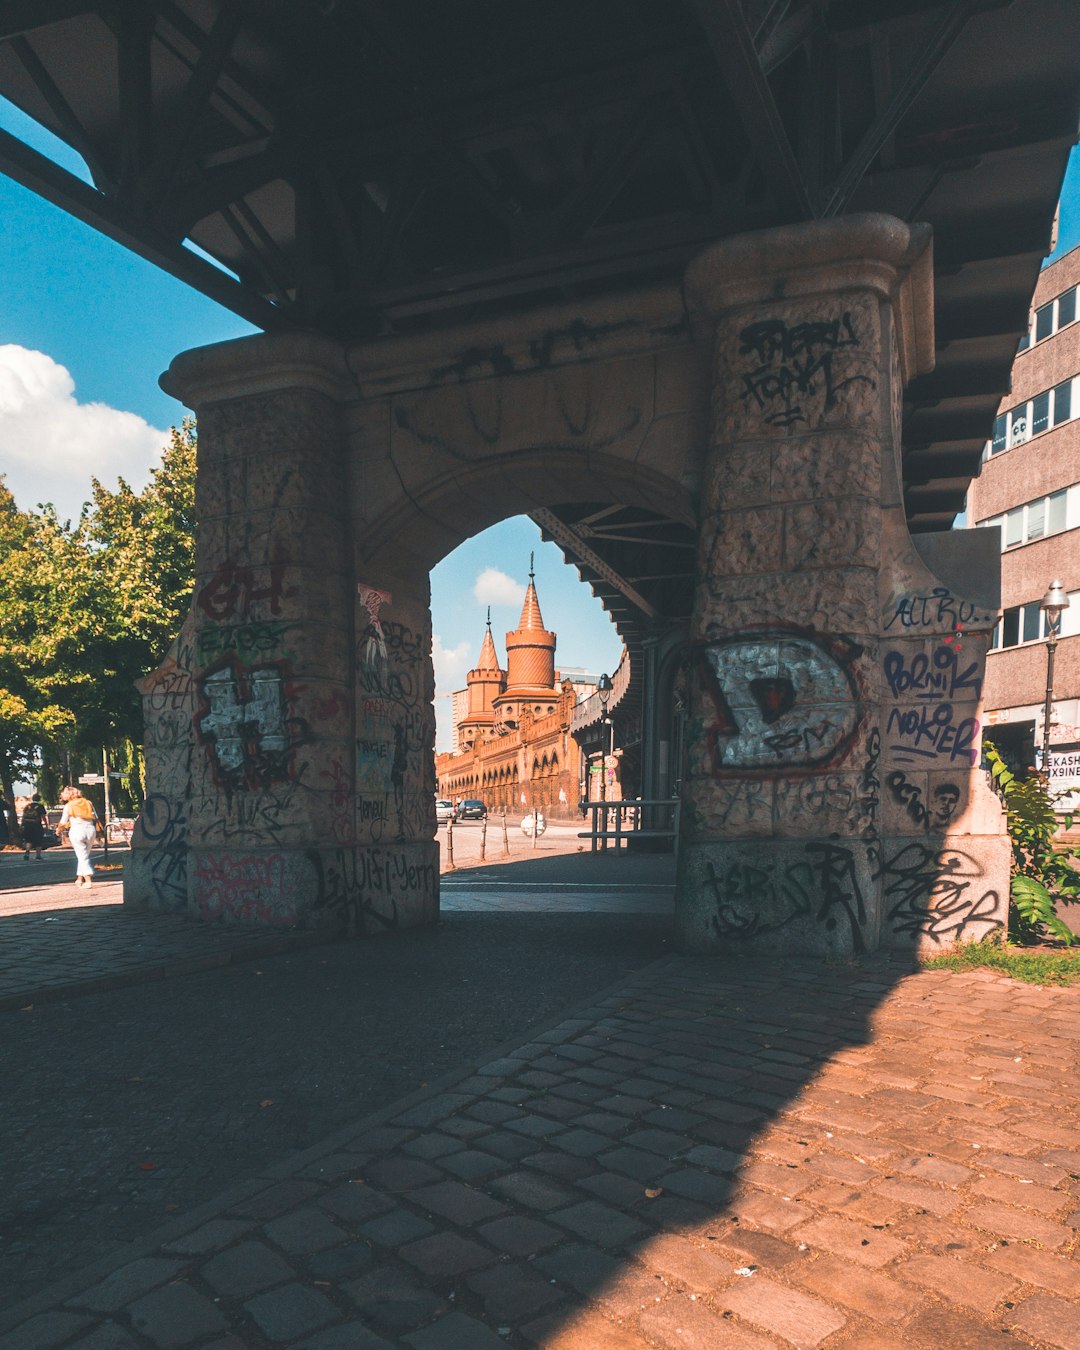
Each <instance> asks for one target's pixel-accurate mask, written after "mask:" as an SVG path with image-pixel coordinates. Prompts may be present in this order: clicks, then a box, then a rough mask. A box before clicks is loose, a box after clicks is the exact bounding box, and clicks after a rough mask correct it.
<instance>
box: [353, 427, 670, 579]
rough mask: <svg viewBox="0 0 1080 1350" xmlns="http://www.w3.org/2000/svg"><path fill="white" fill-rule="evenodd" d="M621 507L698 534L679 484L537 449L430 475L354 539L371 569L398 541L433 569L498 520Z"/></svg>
mask: <svg viewBox="0 0 1080 1350" xmlns="http://www.w3.org/2000/svg"><path fill="white" fill-rule="evenodd" d="M606 500H610V501H612V502H615V501H617V502H620V503H622V504H625V505H627V506H640V507H642V508H644V509H646V510H649V511H658V512H660V513H661V514H664V515H668V516H670V517H671V519H672V520H675V521H677V522H679V523H680V524H684V525H687V526H689V527H690V528H696V524H697V503H696V500H695V498H694V495H693V494H692V493H691V492H690V490H689V489H688V488H687V487H686V485H685V484H684V483H681V482H679V481H677V480H676V479H673V478H671V477H669V476H667V475H664V474H662V473H659V472H657V471H655V470H651V469H645V468H643V467H641V466H640V465H636V464H634V463H633V462H632V461H629V460H626V459H623V458H620V457H616V456H611V455H605V454H595V453H593V454H583V453H582V451H581V450H580V449H579V448H576V447H559V448H552V447H549V446H545V445H538V446H535V447H534V448H532V449H530V450H520V451H516V452H515V453H513V454H503V455H500V456H497V457H491V458H488V459H483V460H477V461H474V462H473V463H471V464H469V465H468V466H467V467H466V468H465V469H464V470H462V469H461V468H460V467H459V468H458V469H457V470H456V471H453V472H450V471H448V472H445V473H442V474H439V475H437V476H432V477H431V478H429V479H428V480H427V481H426V482H425V483H424V484H423V487H422V489H421V490H420V491H413V492H410V493H409V495H408V496H401V495H400V494H399V495H398V496H397V499H396V502H395V504H394V505H393V506H392V507H390V508H389V509H386V510H384V511H380V512H379V513H378V516H377V518H376V519H375V520H373V521H372V523H371V524H370V526H369V527H368V528H367V529H366V530H365V531H364V532H363V535H362V537H361V536H358V538H357V549H358V561H359V562H361V563H363V564H364V565H367V566H370V565H371V564H372V563H373V562H375V561H377V560H378V558H379V556H380V555H381V554H382V553H383V552H385V551H386V550H392V551H395V552H396V551H397V550H398V549H400V546H401V541H402V540H403V539H408V540H409V545H410V549H411V550H412V551H413V552H414V556H416V557H417V558H418V560H422V561H424V562H425V564H426V565H427V566H429V567H431V566H434V565H435V563H437V562H439V561H440V560H441V559H442V558H443V557H445V556H446V554H447V553H450V552H452V550H453V549H454V548H456V547H457V546H458V544H460V543H463V542H464V541H465V540H466V539H469V538H471V537H472V536H473V535H475V534H478V533H479V532H480V531H481V530H484V529H487V528H488V527H489V526H491V525H495V524H497V523H498V522H499V521H501V520H506V519H509V518H510V517H512V516H516V515H527V514H528V513H529V512H530V511H532V510H535V509H537V508H538V507H546V506H558V505H561V504H564V503H567V502H575V501H581V502H595V501H606Z"/></svg>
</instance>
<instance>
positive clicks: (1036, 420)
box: [1031, 389, 1050, 436]
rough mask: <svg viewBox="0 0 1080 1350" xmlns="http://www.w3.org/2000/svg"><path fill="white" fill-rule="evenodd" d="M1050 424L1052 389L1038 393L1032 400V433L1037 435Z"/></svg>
mask: <svg viewBox="0 0 1080 1350" xmlns="http://www.w3.org/2000/svg"><path fill="white" fill-rule="evenodd" d="M1049 425H1050V391H1049V389H1047V390H1046V391H1045V392H1044V393H1042V394H1036V395H1035V397H1034V398H1033V399H1032V400H1031V434H1032V435H1033V436H1037V435H1038V434H1039V432H1040V431H1045V430H1046V428H1047V427H1048V426H1049Z"/></svg>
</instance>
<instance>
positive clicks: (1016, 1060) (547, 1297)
mask: <svg viewBox="0 0 1080 1350" xmlns="http://www.w3.org/2000/svg"><path fill="white" fill-rule="evenodd" d="M1078 1014H1080V991H1078V990H1074V989H1049V988H1048V989H1039V988H1034V987H1032V986H1027V985H1021V984H1017V983H1014V982H1012V981H1010V980H1007V979H1005V978H1003V977H1001V976H998V975H992V974H989V973H982V972H977V973H970V974H952V973H948V972H922V973H911V972H909V971H905V970H896V969H893V968H890V967H889V966H887V965H884V964H881V965H868V966H866V967H864V968H862V969H859V968H855V967H850V968H849V967H845V968H822V967H820V966H819V965H815V964H811V963H799V962H786V963H784V964H783V965H782V966H781V965H779V964H778V965H777V966H775V967H769V966H766V965H763V964H749V963H732V964H730V965H728V964H724V963H713V964H705V963H701V962H697V961H694V960H691V959H689V958H671V959H669V960H666V961H664V962H660V963H657V964H656V965H654V966H652V967H650V968H649V970H648V971H646V972H645V973H644V974H643V975H639V976H635V977H633V978H632V979H631V980H629V981H628V982H627V983H626V984H625V985H623V986H621V987H619V988H618V989H617V990H615V991H614V992H610V993H609V994H608V995H606V996H601V997H599V998H598V1000H597V1002H596V1003H595V1005H594V1006H593V1007H592V1008H590V1009H589V1010H588V1011H587V1012H585V1013H582V1014H579V1015H575V1016H574V1017H572V1018H569V1019H567V1020H565V1021H563V1022H562V1023H560V1024H559V1025H558V1026H556V1027H555V1028H553V1029H552V1030H550V1031H548V1032H546V1033H543V1034H540V1035H537V1036H535V1037H534V1038H533V1039H532V1040H531V1041H529V1042H528V1043H527V1044H525V1045H522V1046H520V1047H518V1048H515V1049H512V1050H511V1051H509V1052H506V1053H503V1054H502V1055H501V1057H499V1058H498V1059H495V1060H492V1061H491V1062H488V1063H485V1064H483V1065H481V1066H480V1067H478V1068H476V1069H475V1070H473V1071H471V1072H469V1073H468V1074H467V1075H466V1076H464V1077H460V1078H459V1079H457V1080H456V1081H454V1082H453V1083H452V1084H449V1085H447V1084H442V1085H440V1086H439V1089H438V1090H437V1091H435V1092H428V1093H426V1094H422V1095H418V1096H416V1097H414V1098H412V1099H408V1100H406V1101H404V1102H399V1103H397V1104H396V1105H395V1106H394V1107H392V1108H390V1109H389V1110H387V1111H385V1112H383V1113H381V1115H380V1117H379V1118H377V1119H374V1120H372V1119H369V1120H368V1121H366V1122H364V1123H362V1124H358V1125H357V1126H356V1127H354V1128H353V1129H350V1130H347V1131H345V1132H343V1133H341V1134H339V1135H338V1136H337V1137H336V1138H335V1139H333V1140H330V1141H327V1142H326V1143H325V1144H324V1145H323V1146H322V1147H321V1148H319V1149H315V1150H311V1151H309V1152H308V1153H306V1154H303V1155H299V1156H294V1157H293V1158H291V1159H288V1160H286V1161H285V1162H284V1163H283V1164H282V1165H281V1166H280V1167H278V1168H275V1169H270V1170H269V1171H267V1172H264V1174H263V1175H262V1176H261V1177H258V1178H255V1179H253V1180H250V1181H248V1182H247V1183H245V1184H244V1185H242V1186H239V1187H238V1188H237V1189H236V1190H235V1191H234V1192H233V1193H231V1194H230V1195H228V1196H224V1197H221V1198H220V1199H219V1200H218V1201H217V1202H215V1203H214V1204H212V1205H210V1206H207V1207H205V1208H204V1209H202V1210H201V1211H199V1212H197V1213H192V1214H189V1215H187V1216H186V1217H185V1218H184V1219H183V1221H181V1222H177V1223H174V1224H173V1225H171V1227H170V1228H169V1229H168V1230H166V1231H163V1232H159V1233H158V1234H157V1235H156V1236H155V1238H154V1239H152V1240H150V1241H148V1242H145V1243H143V1244H140V1247H139V1248H138V1250H137V1253H136V1256H135V1259H131V1251H130V1249H128V1254H127V1256H126V1257H125V1264H123V1265H122V1266H120V1267H119V1268H115V1269H114V1268H112V1267H111V1265H110V1263H109V1262H108V1261H104V1262H100V1263H98V1265H97V1266H95V1267H93V1268H91V1269H89V1270H86V1271H83V1272H81V1273H80V1274H79V1275H76V1276H73V1277H72V1278H71V1279H69V1280H67V1281H66V1282H65V1283H64V1284H63V1285H62V1286H55V1287H54V1288H53V1289H52V1290H50V1291H47V1292H46V1293H45V1294H44V1295H43V1296H42V1297H41V1298H39V1299H38V1300H36V1301H35V1302H34V1303H33V1304H32V1305H25V1304H24V1305H23V1307H22V1308H21V1309H20V1310H18V1312H17V1313H15V1314H12V1315H9V1317H8V1319H7V1321H6V1322H4V1323H0V1345H2V1346H3V1347H4V1350H26V1347H32V1348H33V1350H51V1348H52V1347H58V1346H69V1345H70V1346H79V1347H82V1348H83V1350H103V1348H104V1347H109V1348H110V1350H129V1347H137V1346H144V1347H151V1346H155V1347H187V1346H193V1347H194V1346H199V1347H207V1348H209V1347H211V1346H212V1347H214V1350H239V1348H240V1347H245V1346H246V1347H265V1346H293V1347H304V1350H346V1348H349V1350H353V1348H355V1350H385V1347H388V1346H399V1347H411V1350H490V1348H493V1347H497V1346H514V1347H529V1346H538V1347H544V1350H645V1347H648V1346H652V1347H660V1348H661V1350H676V1347H677V1348H678V1350H715V1348H716V1347H736V1348H737V1350H754V1348H755V1347H760V1348H764V1347H771V1346H791V1345H795V1346H799V1347H803V1348H804V1350H808V1348H809V1347H816V1346H825V1347H833V1346H843V1347H851V1350H855V1348H856V1347H858V1348H859V1350H874V1348H875V1347H878V1348H882V1350H883V1348H884V1347H889V1350H892V1347H895V1346H896V1345H898V1344H899V1345H904V1346H912V1347H922V1348H925V1350H930V1348H931V1347H933V1348H934V1350H937V1348H938V1347H942V1346H963V1347H975V1348H976V1350H978V1348H979V1347H983V1346H986V1347H991V1346H994V1347H1000V1346H1002V1345H1003V1344H1004V1345H1008V1344H1014V1345H1035V1346H1043V1347H1046V1346H1054V1347H1062V1348H1064V1347H1069V1348H1074V1347H1076V1346H1078V1345H1080V1265H1078V1264H1077V1262H1076V1259H1075V1256H1076V1247H1077V1225H1078V1224H1080V1199H1078V1195H1080V1145H1078V1138H1080V1135H1078V1133H1077V1122H1078V1114H1080V1079H1078V1077H1077V1072H1076V1070H1077V1058H1078V1049H1080V1015H1078ZM27 1318H29V1320H25V1321H22V1322H21V1324H20V1319H27ZM5 1328H6V1330H5Z"/></svg>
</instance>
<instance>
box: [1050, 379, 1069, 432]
mask: <svg viewBox="0 0 1080 1350" xmlns="http://www.w3.org/2000/svg"><path fill="white" fill-rule="evenodd" d="M1071 416H1072V380H1065V381H1064V382H1063V383H1062V384H1058V385H1055V386H1054V426H1057V425H1058V423H1059V422H1067V421H1068V420H1069V418H1070V417H1071Z"/></svg>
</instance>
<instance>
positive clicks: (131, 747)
mask: <svg viewBox="0 0 1080 1350" xmlns="http://www.w3.org/2000/svg"><path fill="white" fill-rule="evenodd" d="M195 451H196V443H195V428H194V423H192V422H190V421H185V422H184V423H183V424H182V425H181V426H180V427H179V428H174V429H173V431H172V434H171V437H170V441H169V444H168V445H167V446H166V447H165V448H164V450H163V451H162V457H161V463H160V464H159V465H158V466H157V467H156V468H155V469H154V470H152V472H151V475H150V482H149V483H148V484H147V486H146V487H145V488H144V489H143V490H142V491H141V492H135V491H134V490H133V489H132V488H131V487H130V486H129V485H128V484H127V483H126V482H124V480H123V479H120V480H119V481H118V482H117V485H116V488H115V489H109V488H106V487H104V486H103V485H102V484H101V483H100V482H98V481H97V480H96V479H95V480H94V482H93V499H92V501H91V502H90V504H89V505H88V506H87V507H85V508H84V510H83V512H82V515H81V517H80V519H79V521H78V522H77V523H76V524H74V525H71V526H69V525H67V524H65V523H62V522H61V521H59V520H58V519H57V516H56V513H55V511H54V510H53V508H52V507H44V508H42V509H40V510H39V511H36V512H24V511H20V510H19V509H18V507H17V506H16V504H15V501H14V499H13V497H12V495H11V493H10V492H9V491H8V490H7V489H6V487H4V486H3V481H2V479H0V785H2V786H3V790H4V793H5V795H6V796H8V797H10V795H11V783H12V780H13V779H14V778H15V777H16V776H17V775H20V774H21V775H27V776H31V777H32V776H33V775H34V765H35V761H36V760H37V758H38V757H39V756H42V757H43V759H44V772H43V777H44V778H47V779H48V780H49V782H50V783H52V782H53V781H54V780H56V779H58V778H59V773H60V764H61V759H62V756H63V755H64V754H65V753H66V754H69V755H74V757H75V760H74V762H75V763H80V762H81V763H82V764H83V765H85V766H86V767H91V768H94V769H97V768H98V767H99V766H100V758H99V756H100V753H101V747H102V746H108V747H109V749H110V760H112V761H113V762H114V763H119V764H121V765H122V766H123V768H124V770H125V777H126V779H127V786H128V788H129V789H130V791H131V794H132V798H133V801H134V802H135V804H137V803H138V802H139V801H140V800H141V779H142V772H141V768H142V766H141V749H140V747H141V742H142V709H141V705H140V701H139V697H138V694H137V692H136V690H135V681H136V680H137V679H139V678H140V677H141V676H143V675H145V674H146V673H147V672H149V671H150V670H152V669H153V668H154V667H155V666H156V665H157V664H158V663H159V662H160V660H161V658H162V657H163V656H164V654H165V652H166V651H167V650H168V647H169V644H170V642H171V641H172V639H173V638H174V637H175V635H176V634H177V632H179V630H180V627H181V625H182V623H183V621H184V617H185V615H186V613H187V609H188V606H189V605H190V601H191V591H192V586H193V584H194V556H193V555H194V505H195Z"/></svg>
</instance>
